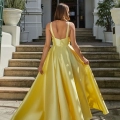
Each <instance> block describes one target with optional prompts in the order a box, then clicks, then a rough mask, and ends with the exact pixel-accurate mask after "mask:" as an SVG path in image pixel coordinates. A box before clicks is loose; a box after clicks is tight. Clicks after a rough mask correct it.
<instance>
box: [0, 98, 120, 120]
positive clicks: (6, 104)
mask: <svg viewBox="0 0 120 120" xmlns="http://www.w3.org/2000/svg"><path fill="white" fill-rule="evenodd" d="M20 103H21V101H3V100H0V120H10V118H11V117H12V115H13V113H14V112H15V111H16V109H17V108H18V107H19V105H20ZM106 105H107V107H108V109H109V112H110V113H109V114H108V115H103V114H102V113H101V112H100V111H96V110H92V114H93V119H92V120H120V101H116V102H114V101H109V102H108V101H106Z"/></svg>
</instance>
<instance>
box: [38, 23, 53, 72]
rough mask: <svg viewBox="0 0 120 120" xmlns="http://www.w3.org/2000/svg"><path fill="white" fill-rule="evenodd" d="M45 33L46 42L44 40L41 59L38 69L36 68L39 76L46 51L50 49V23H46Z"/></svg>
mask: <svg viewBox="0 0 120 120" xmlns="http://www.w3.org/2000/svg"><path fill="white" fill-rule="evenodd" d="M45 32H46V40H45V45H44V48H43V54H42V58H41V61H40V65H39V68H38V70H39V72H40V73H41V74H43V70H42V67H43V64H44V61H45V59H46V56H47V54H48V51H49V49H50V43H51V33H50V23H48V24H47V25H46V30H45Z"/></svg>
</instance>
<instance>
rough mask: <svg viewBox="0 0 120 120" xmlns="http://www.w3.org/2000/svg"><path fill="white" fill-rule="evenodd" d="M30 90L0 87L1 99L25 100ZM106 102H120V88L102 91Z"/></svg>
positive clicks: (103, 89)
mask: <svg viewBox="0 0 120 120" xmlns="http://www.w3.org/2000/svg"><path fill="white" fill-rule="evenodd" d="M28 91H29V88H27V87H26V88H19V87H0V99H2V100H23V99H24V97H25V95H26V94H27V92H28ZM100 91H101V94H102V96H103V98H104V100H120V89H119V88H107V89H106V88H102V89H100Z"/></svg>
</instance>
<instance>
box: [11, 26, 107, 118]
mask: <svg viewBox="0 0 120 120" xmlns="http://www.w3.org/2000/svg"><path fill="white" fill-rule="evenodd" d="M68 30H69V24H68V29H67V33H66V38H65V39H61V40H60V39H57V38H55V37H54V34H53V31H52V25H51V33H52V41H53V46H52V47H51V48H50V50H49V52H48V55H47V58H46V60H45V63H44V66H43V71H44V74H40V73H38V75H37V77H36V79H35V81H34V83H33V85H32V87H31V88H30V90H29V92H28V93H27V95H26V97H25V98H24V100H23V102H22V103H21V105H20V107H19V108H18V109H17V111H16V112H15V114H14V115H13V117H12V118H11V120H90V118H92V114H91V111H90V109H92V108H94V109H98V110H100V111H102V112H103V114H107V113H108V109H107V107H106V105H105V103H104V100H103V98H102V96H101V93H100V91H99V88H98V86H97V83H96V80H95V78H94V76H93V73H92V71H91V68H90V67H89V65H85V64H84V63H83V62H82V60H81V59H80V58H79V56H78V55H77V54H76V52H75V51H74V49H73V48H72V47H71V46H70V44H69V38H68Z"/></svg>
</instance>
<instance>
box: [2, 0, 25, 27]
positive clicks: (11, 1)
mask: <svg viewBox="0 0 120 120" xmlns="http://www.w3.org/2000/svg"><path fill="white" fill-rule="evenodd" d="M25 3H26V0H5V8H4V10H3V20H4V22H5V25H14V26H16V25H17V24H18V22H19V20H20V18H21V13H22V11H23V10H24V9H25Z"/></svg>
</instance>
